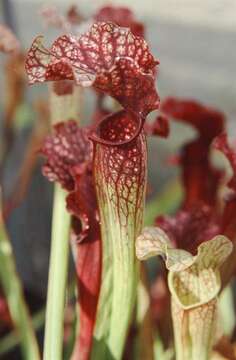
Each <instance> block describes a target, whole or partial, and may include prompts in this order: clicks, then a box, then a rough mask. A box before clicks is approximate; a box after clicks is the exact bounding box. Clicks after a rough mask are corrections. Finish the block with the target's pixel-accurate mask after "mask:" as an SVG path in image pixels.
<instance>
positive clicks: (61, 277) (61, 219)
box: [43, 185, 70, 360]
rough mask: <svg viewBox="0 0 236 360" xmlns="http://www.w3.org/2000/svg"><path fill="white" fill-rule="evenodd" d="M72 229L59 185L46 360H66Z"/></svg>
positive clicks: (46, 333) (52, 242)
mask: <svg viewBox="0 0 236 360" xmlns="http://www.w3.org/2000/svg"><path fill="white" fill-rule="evenodd" d="M69 229H70V215H69V213H68V212H67V211H66V209H65V192H64V190H62V189H61V188H60V186H59V185H56V186H55V194H54V205H53V220H52V239H51V255H50V267H49V280H48V294H47V308H46V326H45V339H44V357H43V358H44V360H54V359H55V360H60V359H62V351H63V321H64V306H65V292H66V281H67V273H68V253H69Z"/></svg>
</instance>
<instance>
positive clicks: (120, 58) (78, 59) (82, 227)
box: [26, 22, 159, 360]
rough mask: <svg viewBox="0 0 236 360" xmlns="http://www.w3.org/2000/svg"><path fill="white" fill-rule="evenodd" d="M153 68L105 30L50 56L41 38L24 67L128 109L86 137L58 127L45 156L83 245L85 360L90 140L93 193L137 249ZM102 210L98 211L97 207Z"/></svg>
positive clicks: (96, 238)
mask: <svg viewBox="0 0 236 360" xmlns="http://www.w3.org/2000/svg"><path fill="white" fill-rule="evenodd" d="M157 64H158V61H156V60H155V59H154V57H153V56H152V54H151V53H150V51H149V48H148V46H147V43H146V42H145V40H144V39H143V38H141V37H138V36H135V35H133V34H132V33H131V31H130V30H129V29H126V28H120V27H119V26H117V25H115V24H113V23H110V22H109V23H104V22H102V23H97V24H94V25H93V26H92V27H91V28H90V30H89V31H88V32H87V33H85V34H83V35H81V36H79V37H72V36H69V35H64V36H61V37H59V38H58V39H57V40H56V41H55V42H54V43H53V45H52V47H51V48H50V49H49V50H48V49H46V48H45V47H44V46H43V45H42V38H41V37H39V38H37V39H36V40H35V41H34V42H33V44H32V47H31V49H30V51H29V53H28V56H27V59H26V71H27V73H28V77H29V82H30V83H31V84H33V83H35V82H44V81H50V80H51V81H58V80H74V81H75V83H76V84H77V85H81V86H93V87H94V88H95V89H96V90H98V91H100V92H102V93H103V94H105V95H109V96H112V97H113V98H114V99H116V100H117V101H118V102H119V103H120V104H121V105H122V106H123V107H124V109H125V110H122V111H119V112H117V113H115V114H112V115H110V116H108V117H106V118H104V119H102V120H101V121H100V122H99V123H98V124H97V128H96V129H95V130H94V131H93V132H92V133H91V134H88V132H89V130H88V129H87V130H86V129H78V128H77V126H76V124H75V123H74V122H73V121H70V122H69V123H66V124H59V125H57V126H56V127H55V131H56V135H55V136H54V137H49V138H48V140H47V141H46V144H45V146H44V148H43V153H44V154H45V155H46V156H47V163H46V165H45V166H44V168H43V171H44V174H45V175H46V176H47V177H48V178H49V180H51V181H55V180H56V181H59V182H60V183H61V185H62V186H63V187H64V188H65V189H67V190H68V191H69V192H70V194H69V196H68V197H67V208H68V210H69V211H70V212H71V213H72V214H73V229H74V233H75V234H76V236H77V240H78V241H80V243H78V244H77V246H78V254H79V257H78V259H77V262H78V263H77V274H78V276H79V288H80V290H81V298H80V304H81V309H82V311H81V316H82V317H83V318H82V319H81V320H80V323H81V326H84V329H83V328H81V327H80V337H79V340H78V343H77V345H76V348H75V352H74V355H75V356H80V359H83V360H85V359H88V358H89V353H90V346H91V338H92V330H93V326H94V321H95V315H96V312H95V308H96V304H97V296H98V290H99V286H100V267H101V264H100V256H101V245H100V232H99V231H100V228H99V222H98V212H97V204H96V201H95V200H96V199H95V192H94V188H93V181H92V175H91V168H92V166H91V161H92V147H91V143H90V142H89V141H88V135H89V136H90V139H92V140H93V141H94V147H95V151H94V154H93V155H94V156H93V175H94V178H95V180H96V182H99V181H100V180H101V179H102V182H100V186H97V187H96V191H97V198H98V199H99V200H100V201H102V200H103V199H102V196H103V195H104V196H105V194H106V201H109V202H111V204H112V206H113V210H114V211H115V212H116V216H118V217H117V220H118V221H120V225H121V226H124V227H126V225H127V224H128V223H129V224H131V227H132V230H131V233H132V234H133V235H132V236H133V239H131V240H132V241H133V242H134V240H135V238H136V236H137V235H138V232H139V231H140V230H141V229H140V227H141V224H142V217H143V203H144V198H145V188H146V166H147V158H146V156H147V155H146V140H145V134H144V131H143V125H144V121H145V118H146V115H147V114H148V113H149V112H150V111H152V110H154V109H157V108H158V106H159V97H158V94H157V92H156V89H155V67H156V65H157ZM68 144H69V146H68ZM103 180H104V181H103ZM96 185H97V184H96ZM108 187H109V191H108ZM86 202H88V203H86ZM99 206H100V207H99V209H100V210H101V209H102V204H100V203H99ZM116 216H115V217H116ZM102 220H104V219H102ZM127 231H128V229H127ZM98 232H99V233H98ZM91 251H92V252H93V254H91ZM89 252H90V254H89ZM88 255H89V256H88ZM93 266H94V267H95V270H94V273H93V278H92V280H91V277H90V274H91V267H92V268H93ZM78 354H80V355H78Z"/></svg>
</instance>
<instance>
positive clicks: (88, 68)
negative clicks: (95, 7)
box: [26, 23, 159, 116]
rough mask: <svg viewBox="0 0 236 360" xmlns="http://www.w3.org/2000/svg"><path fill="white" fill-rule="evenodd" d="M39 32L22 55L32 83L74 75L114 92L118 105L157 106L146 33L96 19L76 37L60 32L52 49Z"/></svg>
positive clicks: (136, 108) (142, 109) (144, 112)
mask: <svg viewBox="0 0 236 360" xmlns="http://www.w3.org/2000/svg"><path fill="white" fill-rule="evenodd" d="M41 40H42V38H41V37H38V38H36V40H35V41H34V42H33V44H32V47H31V49H30V51H29V52H28V56H27V59H26V71H27V73H28V76H29V82H30V83H31V84H33V83H35V82H43V81H50V80H54V81H56V80H65V79H70V80H75V82H76V83H77V84H78V85H82V86H91V85H93V86H94V87H95V88H96V89H98V90H100V91H102V92H104V93H106V94H107V95H110V96H112V97H113V98H115V99H116V100H117V101H118V102H120V104H121V105H122V106H124V107H125V108H127V109H131V110H133V111H135V112H140V113H142V115H143V116H146V115H147V114H148V113H149V112H150V111H152V110H154V109H157V108H158V106H159V97H158V95H157V92H156V90H155V84H154V83H155V79H154V68H155V66H156V65H157V64H158V61H156V60H155V59H154V57H153V56H152V55H151V53H150V51H149V48H148V46H147V43H146V42H145V40H144V39H142V38H139V37H137V36H134V35H133V34H132V33H131V32H130V31H129V30H128V29H125V28H120V27H118V26H116V25H115V24H112V23H98V24H94V25H93V26H92V27H91V29H90V31H88V32H87V33H85V34H84V35H81V36H80V37H79V38H75V37H72V36H68V35H64V36H61V37H59V38H58V39H57V40H56V41H55V42H54V43H53V45H52V47H51V48H50V50H47V49H46V48H44V47H43V45H42V42H41Z"/></svg>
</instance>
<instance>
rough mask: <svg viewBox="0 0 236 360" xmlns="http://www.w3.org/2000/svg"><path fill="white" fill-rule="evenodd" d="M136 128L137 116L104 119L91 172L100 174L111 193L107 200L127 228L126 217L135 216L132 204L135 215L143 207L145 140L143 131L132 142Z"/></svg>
mask: <svg viewBox="0 0 236 360" xmlns="http://www.w3.org/2000/svg"><path fill="white" fill-rule="evenodd" d="M137 126H138V120H137V117H136V115H135V114H133V113H130V112H126V111H124V110H122V111H119V112H117V113H115V114H112V115H110V116H108V117H107V118H105V119H104V120H103V121H102V123H100V126H99V127H98V129H99V132H100V134H99V139H102V141H104V144H100V143H98V145H96V150H95V157H96V161H95V169H94V171H95V173H96V174H99V173H100V174H102V178H103V179H104V181H106V183H107V185H108V186H110V189H111V191H113V195H111V199H110V200H111V202H113V203H114V205H115V207H116V209H117V212H118V218H119V221H120V222H121V225H123V226H126V225H127V224H126V221H128V216H134V215H135V214H132V213H130V211H131V210H130V209H131V208H132V206H131V205H132V204H135V207H134V211H135V212H137V211H138V209H140V208H141V207H142V203H141V202H142V196H143V194H142V190H141V189H142V187H145V181H146V160H147V159H146V156H147V155H146V141H145V136H144V133H143V132H141V133H140V135H139V136H137V137H135V139H133V138H134V134H135V133H136V132H137ZM132 139H133V140H132ZM130 140H131V141H130ZM124 141H126V144H125V145H123V143H124ZM99 142H100V141H99ZM112 143H113V144H116V146H114V145H112V146H111V144H112ZM107 144H110V145H107ZM121 202H122V204H121Z"/></svg>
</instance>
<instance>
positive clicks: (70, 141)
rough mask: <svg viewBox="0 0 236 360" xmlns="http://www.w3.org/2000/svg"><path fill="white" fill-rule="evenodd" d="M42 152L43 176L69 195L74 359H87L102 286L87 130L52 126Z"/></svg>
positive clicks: (72, 125) (70, 125)
mask: <svg viewBox="0 0 236 360" xmlns="http://www.w3.org/2000/svg"><path fill="white" fill-rule="evenodd" d="M54 131H55V133H54V135H51V136H48V137H47V139H46V141H45V144H44V146H43V148H42V153H43V154H44V155H45V156H46V157H47V162H46V164H45V165H44V166H43V173H44V175H45V176H46V177H47V178H48V179H49V180H50V181H58V182H59V183H60V184H61V186H62V187H63V188H65V189H66V190H67V191H69V195H68V196H67V199H66V201H67V209H68V211H69V212H70V213H71V214H72V215H73V219H72V229H73V234H74V235H73V236H72V241H76V251H77V254H76V272H77V278H78V290H79V304H80V335H79V337H78V339H77V341H76V348H75V351H77V350H76V349H77V348H79V349H80V351H78V352H77V354H79V355H78V356H79V357H77V359H80V360H85V359H89V355H90V350H91V345H92V338H93V328H94V324H95V319H96V309H97V303H98V297H99V290H100V284H101V257H102V254H101V252H102V249H101V234H100V227H99V215H98V210H97V200H96V194H95V190H94V184H93V176H92V171H91V168H92V164H91V163H92V143H91V142H90V141H89V140H88V135H89V129H87V128H79V127H78V125H77V124H76V122H75V121H72V120H71V121H67V122H66V123H59V124H57V125H55V126H54Z"/></svg>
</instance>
